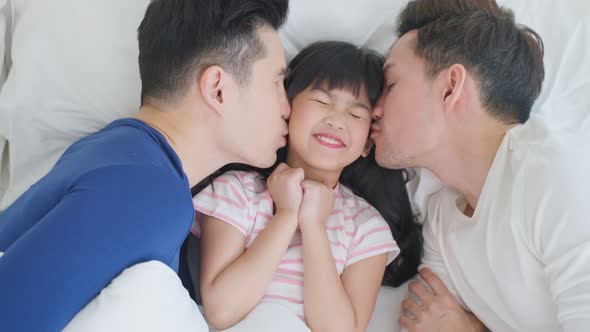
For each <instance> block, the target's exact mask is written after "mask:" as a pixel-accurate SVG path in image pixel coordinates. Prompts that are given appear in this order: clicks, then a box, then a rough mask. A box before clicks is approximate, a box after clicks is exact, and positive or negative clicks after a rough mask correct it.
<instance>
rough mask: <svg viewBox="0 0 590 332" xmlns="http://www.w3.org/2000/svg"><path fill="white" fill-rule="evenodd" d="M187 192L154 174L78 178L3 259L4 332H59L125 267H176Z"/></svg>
mask: <svg viewBox="0 0 590 332" xmlns="http://www.w3.org/2000/svg"><path fill="white" fill-rule="evenodd" d="M182 185H183V184H182V183H181V181H180V180H179V179H175V178H174V177H173V176H172V175H171V174H170V173H169V171H167V170H162V169H157V168H154V167H152V168H147V167H140V168H137V167H133V168H132V167H129V166H116V167H109V168H106V169H101V170H98V171H95V172H93V173H90V174H87V175H86V176H84V177H83V178H82V179H80V181H79V182H78V183H77V184H76V185H75V186H74V187H73V188H71V190H70V191H69V192H68V193H67V194H66V195H65V196H64V197H63V198H62V199H61V201H59V202H57V203H56V206H55V207H54V208H53V209H52V210H51V211H50V212H49V213H47V215H45V216H44V217H43V218H42V219H41V220H40V221H39V222H38V223H37V224H36V225H35V226H34V228H32V229H31V230H29V231H28V232H27V233H26V234H24V235H23V236H21V237H20V238H19V239H18V240H17V241H16V242H15V243H13V244H12V245H11V247H10V248H9V249H8V250H7V252H6V253H5V255H4V256H3V257H2V259H0V294H2V295H1V296H0V322H2V323H1V325H2V329H3V330H6V331H60V330H62V329H63V328H64V327H65V326H66V324H67V323H68V322H69V321H70V320H71V319H72V318H73V317H74V316H75V315H76V314H77V313H78V312H79V311H80V310H81V309H82V308H83V307H84V306H85V305H86V304H87V303H88V302H89V301H91V300H92V299H93V298H94V297H95V296H96V295H98V293H99V292H100V291H101V290H102V289H103V288H104V287H105V286H107V285H108V283H109V282H111V280H112V279H113V278H115V277H116V276H118V275H119V274H120V273H121V272H122V271H123V270H124V269H125V268H127V267H129V266H132V265H134V264H136V263H139V262H144V261H149V260H158V261H161V262H163V263H165V264H168V265H169V266H171V267H173V262H174V259H175V257H176V255H177V253H178V249H179V247H180V245H181V244H182V241H183V240H184V238H185V237H186V235H187V234H188V231H189V229H190V226H191V223H192V218H193V210H192V205H191V200H190V190H189V188H188V186H186V187H183V186H182ZM182 202H185V203H186V204H183V203H182ZM10 222H18V220H11V221H10Z"/></svg>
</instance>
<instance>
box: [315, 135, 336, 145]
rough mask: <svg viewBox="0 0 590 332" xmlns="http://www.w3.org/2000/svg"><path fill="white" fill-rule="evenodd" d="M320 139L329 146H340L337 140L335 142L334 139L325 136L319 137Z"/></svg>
mask: <svg viewBox="0 0 590 332" xmlns="http://www.w3.org/2000/svg"><path fill="white" fill-rule="evenodd" d="M318 138H319V139H320V140H322V141H324V142H326V143H328V144H334V145H337V144H340V142H338V141H337V140H335V139H333V138H329V137H324V136H319V137H318Z"/></svg>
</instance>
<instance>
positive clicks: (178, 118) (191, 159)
mask: <svg viewBox="0 0 590 332" xmlns="http://www.w3.org/2000/svg"><path fill="white" fill-rule="evenodd" d="M188 114H190V112H187V111H186V110H182V109H173V108H172V107H168V108H167V107H165V106H163V107H160V106H153V105H144V106H142V107H141V108H140V110H139V113H137V115H136V118H137V119H139V120H141V121H143V122H145V123H146V124H148V125H149V126H151V127H152V128H154V129H155V130H157V131H158V132H160V134H162V135H163V136H164V138H166V140H167V141H168V144H170V146H171V147H172V149H173V150H174V152H176V154H177V155H178V158H179V159H180V162H181V163H182V168H183V170H184V172H185V174H186V176H187V178H188V180H189V184H190V186H191V188H192V187H193V186H195V185H196V184H198V183H199V182H200V181H201V180H203V179H204V178H205V177H207V176H209V174H211V173H213V172H215V171H216V170H217V169H219V168H220V167H221V166H223V165H225V164H227V163H228V161H227V160H226V159H227V156H224V155H223V153H222V152H220V151H219V149H217V148H216V146H215V144H214V142H215V140H214V136H211V135H213V134H212V133H211V132H210V129H209V128H208V126H206V124H207V121H199V119H190V118H187V117H188V116H189V115H188Z"/></svg>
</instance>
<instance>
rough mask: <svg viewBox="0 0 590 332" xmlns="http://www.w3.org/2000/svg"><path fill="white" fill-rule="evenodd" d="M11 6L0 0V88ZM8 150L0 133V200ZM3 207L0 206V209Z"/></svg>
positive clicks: (4, 71)
mask: <svg viewBox="0 0 590 332" xmlns="http://www.w3.org/2000/svg"><path fill="white" fill-rule="evenodd" d="M10 9H11V6H10V3H9V2H8V0H0V89H1V88H2V85H4V81H6V75H7V71H8V67H9V63H8V59H7V57H6V53H7V49H6V46H8V45H9V44H10V41H9V40H8V38H9V36H10V34H9V33H8V31H9V30H10V29H9V26H10V18H11V17H12V15H11V12H10ZM5 150H6V151H8V149H7V145H6V138H4V137H3V136H2V134H1V133H0V200H1V199H2V195H3V193H4V192H5V191H6V188H5V187H6V182H7V180H8V173H7V168H6V166H4V165H3V164H4V163H3V161H4V159H3V158H2V156H3V155H4V151H5ZM1 210H2V209H1V208H0V211H1Z"/></svg>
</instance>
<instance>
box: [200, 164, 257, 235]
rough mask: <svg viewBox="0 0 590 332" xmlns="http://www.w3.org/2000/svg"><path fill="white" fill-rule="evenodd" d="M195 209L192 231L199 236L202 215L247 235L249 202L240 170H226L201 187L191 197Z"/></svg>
mask: <svg viewBox="0 0 590 332" xmlns="http://www.w3.org/2000/svg"><path fill="white" fill-rule="evenodd" d="M193 204H194V206H195V210H196V211H197V212H198V213H197V216H196V218H195V222H194V224H193V229H192V232H193V234H195V235H196V236H200V233H201V232H200V225H199V222H200V219H202V215H208V216H211V217H215V218H217V219H219V220H221V221H223V222H226V223H228V224H230V225H232V226H234V227H235V228H237V229H238V230H239V231H240V232H241V233H242V234H243V235H244V236H246V237H247V236H248V233H249V232H250V231H251V228H252V226H253V220H252V218H251V217H250V208H251V204H250V201H249V200H248V195H247V193H246V190H245V188H244V184H243V181H242V178H241V172H235V171H231V172H227V173H225V174H223V175H221V176H219V177H218V178H216V179H215V180H214V181H213V183H212V184H211V185H209V186H207V187H206V188H205V189H203V190H202V191H201V192H200V193H198V194H197V196H195V197H194V198H193Z"/></svg>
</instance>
